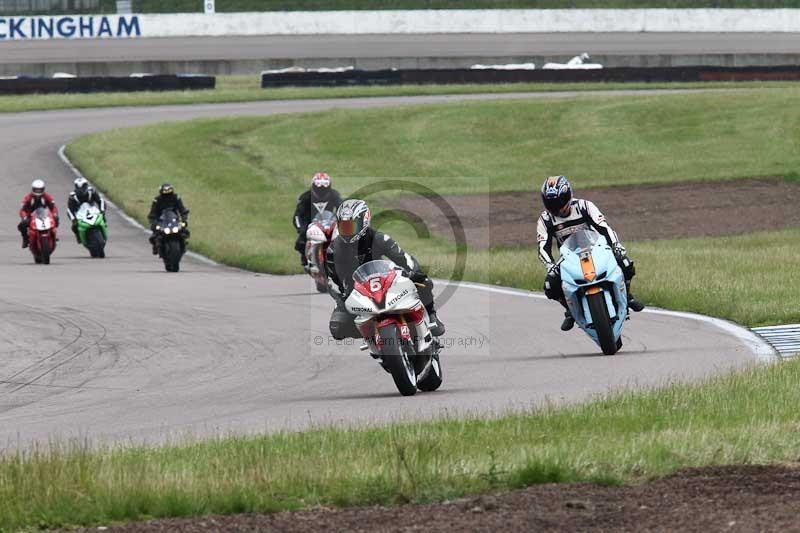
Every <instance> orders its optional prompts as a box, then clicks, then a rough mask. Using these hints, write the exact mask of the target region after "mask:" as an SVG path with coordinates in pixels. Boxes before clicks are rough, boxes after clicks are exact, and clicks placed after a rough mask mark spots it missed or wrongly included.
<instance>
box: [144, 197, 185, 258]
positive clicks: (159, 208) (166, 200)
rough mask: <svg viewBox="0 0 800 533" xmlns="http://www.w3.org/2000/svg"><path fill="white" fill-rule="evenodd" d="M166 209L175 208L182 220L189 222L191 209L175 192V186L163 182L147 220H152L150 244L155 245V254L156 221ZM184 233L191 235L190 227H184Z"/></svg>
mask: <svg viewBox="0 0 800 533" xmlns="http://www.w3.org/2000/svg"><path fill="white" fill-rule="evenodd" d="M165 209H174V210H175V211H177V212H178V214H179V215H180V216H181V220H182V221H183V222H184V223H185V224H188V223H189V210H188V209H186V206H184V205H183V200H181V197H180V196H178V195H177V194H175V188H174V187H173V186H172V185H170V184H169V183H165V184H163V185H162V186H161V187H160V188H159V190H158V196H156V197H155V198H153V203H152V205H151V206H150V213H149V214H148V215H147V220H148V222H150V231H152V232H153V234H152V235H151V236H150V244H152V245H153V255H158V244H157V243H158V241H157V240H156V237H157V236H158V234H157V233H156V223H157V222H158V219H159V217H160V216H161V213H163V212H164V210H165ZM184 235H185V236H186V237H187V238H188V237H189V228H184Z"/></svg>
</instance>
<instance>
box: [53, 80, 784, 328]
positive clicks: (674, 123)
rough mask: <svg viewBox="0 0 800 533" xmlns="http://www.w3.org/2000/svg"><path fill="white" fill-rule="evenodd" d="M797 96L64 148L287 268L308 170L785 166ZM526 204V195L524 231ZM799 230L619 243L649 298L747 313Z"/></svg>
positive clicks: (241, 131) (771, 316)
mask: <svg viewBox="0 0 800 533" xmlns="http://www.w3.org/2000/svg"><path fill="white" fill-rule="evenodd" d="M796 97H797V91H796V90H781V91H760V92H759V91H754V92H745V93H735V94H734V93H724V94H722V93H715V94H708V93H707V94H699V93H693V94H681V95H669V96H659V97H649V96H647V95H643V96H639V97H635V98H630V97H627V98H611V97H590V98H581V99H564V100H558V101H547V102H545V101H536V100H529V101H507V102H479V103H475V102H473V103H462V104H448V105H438V106H419V107H408V108H407V107H404V108H395V109H373V110H365V111H346V112H345V111H333V112H327V113H317V114H300V115H285V116H276V117H268V118H257V119H250V118H244V119H221V120H220V119H217V120H202V121H195V122H189V123H177V124H164V125H160V126H155V127H153V126H148V127H147V128H138V129H132V130H117V131H110V132H106V133H102V134H98V135H93V136H89V137H85V138H82V139H80V140H78V141H76V142H75V143H73V144H72V145H70V147H69V148H68V154H69V156H70V157H71V158H72V159H73V161H75V162H76V164H77V165H78V166H79V167H80V168H81V169H82V170H83V171H84V172H85V173H86V174H87V176H89V177H90V178H91V179H92V180H93V181H95V182H96V183H97V184H98V185H99V186H100V187H101V188H102V189H103V190H105V191H106V192H107V193H108V194H109V196H110V197H111V198H112V199H113V200H114V201H115V202H118V203H119V204H120V205H121V207H122V208H123V209H124V210H125V211H126V212H128V213H130V214H132V215H133V216H135V217H136V218H138V219H139V220H144V219H145V216H146V214H147V210H148V208H149V201H150V198H151V197H152V195H153V194H154V192H155V191H156V189H157V186H158V184H159V183H160V182H161V181H163V180H164V179H169V180H172V181H174V182H175V183H176V185H177V187H178V190H179V192H180V193H181V194H182V195H183V196H184V198H185V200H186V201H187V203H188V204H189V205H190V207H191V209H192V211H193V220H192V225H193V236H192V243H191V246H192V248H193V249H194V250H196V251H198V252H200V253H202V254H205V255H208V256H210V257H212V258H214V259H216V260H219V261H222V262H225V263H228V264H231V265H236V266H240V267H243V268H247V269H251V270H258V271H269V272H277V273H296V272H298V271H299V267H298V265H297V263H298V261H297V258H296V255H295V252H294V251H293V248H292V242H293V239H294V230H293V228H292V226H291V224H290V220H291V215H292V212H293V209H294V203H295V199H296V197H297V195H298V194H299V193H300V192H301V191H302V190H303V189H304V188H306V187H307V180H308V176H309V175H311V173H312V172H313V171H314V170H316V169H318V168H325V169H327V170H328V171H329V172H330V173H331V174H332V175H333V176H334V177H335V179H336V180H337V181H336V184H337V186H338V187H339V188H340V189H341V190H343V191H344V192H345V193H351V192H353V191H354V190H356V189H357V188H358V187H360V186H361V185H364V184H366V183H371V182H375V181H381V179H383V178H387V177H393V176H398V175H399V176H415V178H414V179H415V180H416V181H419V182H421V183H424V184H426V185H427V186H429V187H431V188H433V189H434V190H435V192H437V193H439V194H443V195H445V194H449V193H455V192H457V193H464V192H473V193H486V192H492V191H498V190H526V189H530V188H531V187H534V186H538V180H539V178H540V177H541V176H545V175H548V174H554V173H565V174H568V175H570V176H572V177H573V178H574V181H575V183H576V184H577V185H578V186H579V187H581V186H598V185H621V184H641V183H665V182H673V181H686V180H715V179H730V178H737V177H749V176H754V175H763V174H769V175H789V174H791V173H793V172H794V171H795V169H796V168H797V167H798V165H800V152H798V150H797V148H796V147H797V140H798V138H800V129H798V126H797V124H800V116H799V115H800V110H798V108H797V106H793V105H792V102H793V101H794V100H795V99H796ZM115 146H126V147H128V149H127V150H125V151H119V150H115V149H113V147H115ZM376 154H379V157H376ZM464 175H467V176H478V177H475V178H463V177H461V176H464ZM344 176H346V177H344ZM534 177H536V183H535V184H534V183H533V181H534ZM386 205H388V204H386ZM232 206H233V207H235V209H233V210H232V209H231V207H232ZM537 214H538V208H537V209H534V208H533V207H532V209H531V222H530V225H531V230H532V231H533V225H534V223H535V222H534V221H535V217H536V216H537ZM607 214H608V215H609V216H610V217H611V220H612V223H613V213H607ZM489 215H490V213H488V212H487V216H489ZM230 227H237V228H238V230H237V237H236V239H231V238H230V233H229V228H230ZM387 228H388V229H389V230H391V232H392V233H393V234H394V235H395V236H396V237H398V238H399V239H400V241H401V242H402V243H403V244H404V246H405V248H406V249H408V250H409V251H412V252H413V253H414V254H415V255H416V256H417V257H419V258H420V260H421V261H422V262H423V264H425V265H426V266H428V267H429V269H430V272H431V273H432V274H433V275H436V276H441V277H448V276H449V274H450V273H451V272H452V271H453V262H454V252H455V248H454V246H452V244H450V243H447V242H444V241H442V240H440V239H423V238H418V237H417V236H416V234H414V233H413V232H412V231H411V229H410V228H409V227H408V226H405V225H403V224H399V223H396V222H395V223H391V224H390V225H388V226H387ZM798 244H800V231H798V230H788V231H783V232H773V233H768V234H760V235H755V236H740V237H728V238H721V239H712V238H708V239H682V240H675V241H657V242H642V243H630V246H629V247H630V249H631V252H632V254H633V255H634V257H635V259H636V260H637V261H638V263H639V272H640V273H642V275H640V276H639V277H638V278H637V280H636V287H635V288H636V292H637V293H638V294H639V296H641V297H642V298H644V300H645V301H647V302H648V303H650V304H655V305H659V306H664V307H669V308H673V309H681V310H689V311H697V312H702V313H705V314H710V315H714V316H719V317H723V318H728V319H731V320H734V321H736V322H739V323H742V324H747V325H762V324H767V323H774V322H776V321H783V322H792V321H798V320H800V311H799V310H797V309H796V307H793V306H792V305H791V304H790V303H789V302H794V301H797V300H798V299H800V281H797V280H795V279H794V278H791V277H789V278H787V277H786V276H785V271H784V269H783V267H782V265H786V264H791V261H792V258H793V253H794V252H793V250H796V248H797V246H798ZM765 257H769V258H770V260H769V261H765V260H764V258H765ZM542 275H543V272H542V269H541V266H540V265H539V264H538V261H537V260H536V258H535V254H534V252H533V250H527V249H503V250H490V251H477V250H473V251H470V252H469V255H468V260H467V269H466V279H470V280H476V281H482V282H487V283H497V284H501V285H507V286H516V287H522V288H529V289H539V288H540V287H541V283H542Z"/></svg>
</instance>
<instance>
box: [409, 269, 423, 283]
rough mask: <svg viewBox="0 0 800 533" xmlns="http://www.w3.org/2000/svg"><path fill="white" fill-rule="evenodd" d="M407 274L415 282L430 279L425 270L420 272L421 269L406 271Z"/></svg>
mask: <svg viewBox="0 0 800 533" xmlns="http://www.w3.org/2000/svg"><path fill="white" fill-rule="evenodd" d="M406 276H407V277H408V279H410V280H411V281H413V282H414V283H425V281H426V280H427V279H428V276H427V275H426V274H425V273H424V272H420V271H419V270H412V271H411V272H406Z"/></svg>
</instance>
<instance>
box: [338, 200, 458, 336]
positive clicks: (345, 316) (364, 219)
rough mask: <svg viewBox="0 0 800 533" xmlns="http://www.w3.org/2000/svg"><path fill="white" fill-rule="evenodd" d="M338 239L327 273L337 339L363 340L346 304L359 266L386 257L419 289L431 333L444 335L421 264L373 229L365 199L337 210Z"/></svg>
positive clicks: (430, 283) (345, 204)
mask: <svg viewBox="0 0 800 533" xmlns="http://www.w3.org/2000/svg"><path fill="white" fill-rule="evenodd" d="M336 218H337V221H338V222H337V229H338V237H336V238H335V239H334V240H333V241H332V242H331V245H330V247H329V248H328V255H327V257H326V259H325V271H326V272H327V274H328V286H329V288H330V294H331V296H333V299H334V300H335V301H336V309H334V310H333V313H332V314H331V319H330V325H329V327H330V330H331V335H332V336H333V338H335V339H338V340H341V339H345V338H348V337H351V338H361V334H360V333H359V332H358V329H357V328H356V326H355V323H354V322H353V318H354V317H353V315H351V314H350V313H348V312H347V309H346V308H345V305H344V302H345V300H346V299H347V297H348V296H349V295H350V292H351V291H352V290H353V273H354V272H355V271H356V269H357V268H358V267H360V266H361V265H363V264H364V263H367V262H368V261H373V260H377V259H381V258H383V257H386V258H388V259H390V260H391V261H392V262H394V263H395V264H396V265H397V266H399V267H400V268H402V269H403V270H404V271H405V272H406V275H408V277H409V278H410V279H411V280H412V281H414V282H415V283H417V284H419V285H422V286H420V287H418V292H419V297H420V300H421V301H422V303H423V304H424V305H425V309H426V310H427V311H428V318H429V319H430V330H431V333H432V334H433V336H434V337H440V336H442V335H444V331H445V328H444V324H443V323H442V321H441V320H439V318H438V317H437V316H436V308H435V306H434V302H433V282H432V281H431V280H430V278H428V276H427V275H426V274H425V273H424V272H422V271H421V270H420V265H419V263H418V262H417V260H416V259H414V258H413V257H412V256H411V255H410V254H408V253H406V252H404V251H403V249H402V248H400V245H399V244H397V242H396V241H395V240H394V239H392V238H391V237H390V236H389V235H386V234H385V233H381V232H380V231H376V230H375V229H373V228H371V227H370V220H371V219H372V213H371V211H370V209H369V206H367V203H366V202H364V201H363V200H355V199H351V200H346V201H344V202H343V203H342V205H340V206H339V209H338V210H337V211H336Z"/></svg>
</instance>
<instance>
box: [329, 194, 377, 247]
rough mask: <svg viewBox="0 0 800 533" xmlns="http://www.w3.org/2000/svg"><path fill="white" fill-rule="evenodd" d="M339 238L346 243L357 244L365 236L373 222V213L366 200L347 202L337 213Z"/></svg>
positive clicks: (343, 203)
mask: <svg viewBox="0 0 800 533" xmlns="http://www.w3.org/2000/svg"><path fill="white" fill-rule="evenodd" d="M336 219H337V230H338V231H339V237H341V238H342V240H343V241H344V242H346V243H351V242H356V241H358V239H360V238H361V237H363V236H364V234H365V233H367V230H368V229H369V222H370V220H372V212H371V211H370V210H369V206H368V205H367V202H365V201H364V200H345V201H344V202H342V205H340V206H339V209H338V210H337V211H336Z"/></svg>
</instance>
